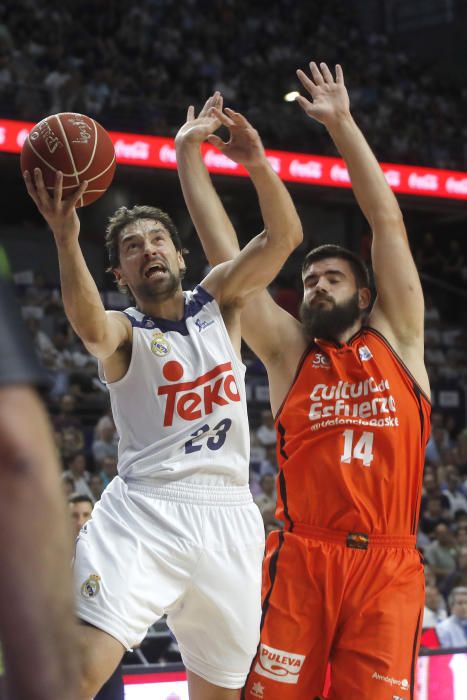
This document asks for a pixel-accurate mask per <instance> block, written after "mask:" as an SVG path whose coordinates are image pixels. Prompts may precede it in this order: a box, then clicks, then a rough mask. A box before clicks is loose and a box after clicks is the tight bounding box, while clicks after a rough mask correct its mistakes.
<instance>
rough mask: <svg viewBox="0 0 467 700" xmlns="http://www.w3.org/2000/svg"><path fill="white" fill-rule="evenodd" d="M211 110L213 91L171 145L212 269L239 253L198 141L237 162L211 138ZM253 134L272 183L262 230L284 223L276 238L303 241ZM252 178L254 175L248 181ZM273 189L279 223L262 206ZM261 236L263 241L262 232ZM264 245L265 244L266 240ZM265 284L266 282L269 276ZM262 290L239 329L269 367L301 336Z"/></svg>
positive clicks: (215, 102) (215, 100) (217, 101)
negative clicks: (286, 341)
mask: <svg viewBox="0 0 467 700" xmlns="http://www.w3.org/2000/svg"><path fill="white" fill-rule="evenodd" d="M213 107H216V108H217V110H220V109H221V107H222V98H221V96H220V95H219V93H215V94H214V95H213V96H212V97H211V98H209V100H208V101H207V102H206V104H205V105H204V107H203V109H202V110H201V112H200V113H199V115H198V117H196V118H195V115H194V110H193V107H190V108H189V110H188V115H187V121H186V123H185V124H184V125H183V126H182V127H181V129H180V130H179V132H178V134H177V136H176V139H175V143H176V147H177V166H178V174H179V178H180V182H181V185H182V190H183V194H184V197H185V202H186V204H187V207H188V210H189V212H190V215H191V218H192V221H193V223H194V225H195V228H196V230H197V233H198V236H199V238H200V241H201V243H202V245H203V248H204V251H205V253H206V256H207V258H208V260H209V262H210V263H211V264H212V265H218V264H219V263H221V262H225V261H228V260H232V259H233V258H235V257H236V256H237V255H238V254H239V252H240V247H239V244H238V239H237V234H236V232H235V229H234V227H233V226H232V223H231V221H230V219H229V217H228V216H227V213H226V211H225V209H224V206H223V204H222V202H221V200H220V198H219V196H218V194H217V192H216V190H215V189H214V187H213V184H212V181H211V178H210V176H209V173H208V171H207V169H206V166H205V164H204V162H203V159H202V156H201V152H200V145H201V143H202V142H203V141H205V140H209V141H210V142H211V143H213V145H216V146H220V148H221V150H222V151H223V152H224V153H226V155H229V157H231V158H233V159H234V160H235V159H236V158H235V154H234V153H233V152H232V151H231V150H230V149H229V148H227V144H223V143H222V142H221V141H220V140H217V139H216V137H214V138H210V137H211V136H212V134H213V131H215V130H216V129H218V128H219V126H220V124H221V120H220V118H219V116H217V115H216V113H214V112H213V111H212V108H213ZM245 121H246V120H245ZM250 129H251V127H250ZM237 136H238V135H237ZM253 136H254V138H253V139H252V140H251V141H249V148H250V147H251V148H252V149H255V150H256V152H257V153H258V154H259V155H260V157H261V163H262V164H263V165H264V166H265V170H267V173H268V177H269V178H270V182H266V183H263V187H265V192H264V194H265V197H264V198H263V203H262V207H263V215H264V216H265V224H266V227H268V226H269V225H272V227H273V228H272V233H273V234H274V226H275V224H277V226H278V227H279V226H282V225H283V226H286V227H289V226H290V229H289V228H285V229H284V230H282V231H280V230H279V228H278V235H281V236H284V235H285V237H286V238H287V235H288V234H289V233H290V234H292V236H293V235H295V234H294V230H295V229H296V230H297V231H296V232H297V233H298V232H299V230H300V240H301V226H300V222H299V221H298V219H297V215H296V212H295V210H294V209H293V210H292V209H291V207H293V204H292V203H291V200H290V198H289V195H288V193H287V191H286V190H285V187H284V186H283V185H282V183H280V182H278V178H277V177H276V176H275V174H273V173H272V171H271V168H270V167H269V164H266V163H264V161H265V157H264V151H263V149H262V146H261V142H260V141H259V137H258V136H257V134H256V133H255V132H253ZM230 145H232V144H230ZM240 162H241V161H240ZM253 177H254V173H253V176H252V179H253ZM271 185H272V186H273V187H274V188H276V187H277V188H278V189H279V190H280V199H279V200H278V201H279V202H283V203H284V201H285V211H286V212H287V211H289V212H291V214H289V215H288V216H286V218H285V220H284V214H283V212H280V218H279V219H277V220H275V218H274V217H275V215H274V214H272V212H271V214H269V212H268V207H269V205H268V204H267V202H266V198H267V189H268V187H270V186H271ZM258 194H259V192H258ZM274 196H275V195H274V194H273V195H272V197H273V198H274ZM260 205H261V197H260ZM280 206H284V205H280ZM269 219H272V221H271V224H268V221H269ZM282 221H284V223H283V224H282V223H281V222H282ZM299 226H300V229H299ZM270 231H271V229H270ZM261 235H262V236H263V239H264V234H261ZM297 241H298V236H297ZM258 243H259V241H258V240H255V242H254V243H252V244H251V245H255V246H256V245H257V244H258ZM262 243H264V240H263V241H262ZM294 245H296V243H295V244H294V243H292V242H291V243H290V250H292V247H293V246H294ZM248 252H249V251H248ZM288 254H289V253H288V252H285V251H281V253H280V255H279V256H278V258H277V271H278V270H279V269H280V267H281V266H282V264H283V262H284V260H285V258H286V257H287V255H288ZM284 256H285V257H284ZM262 262H263V261H262V259H261V260H260V262H259V265H258V264H255V266H256V267H261V265H262ZM224 269H225V268H224ZM256 271H257V270H255V272H256ZM218 272H219V271H217V272H215V273H214V274H218ZM271 274H273V275H274V276H275V274H277V273H276V272H273V273H269V276H270V275H271ZM268 281H270V279H269V277H268ZM267 283H268V282H266V284H267ZM208 284H209V282H208ZM264 286H265V284H264V281H263V282H262V291H260V292H259V293H258V294H255V295H254V297H253V298H252V299H251V301H248V302H247V303H246V305H245V306H244V307H243V310H242V316H241V326H242V335H243V337H244V339H245V340H246V342H247V343H248V345H249V346H250V347H251V348H252V350H253V351H254V352H255V353H256V354H257V355H258V356H259V357H260V358H261V359H262V360H263V361H264V362H265V363H266V364H267V365H269V364H270V363H271V362H272V361H274V362H275V361H276V360H277V358H278V357H279V355H280V354H281V353H282V351H283V349H284V342H283V339H284V337H285V336H288V337H290V336H291V335H299V324H298V322H297V321H296V319H294V318H293V317H292V316H290V314H288V313H287V312H286V311H284V310H283V309H281V308H280V307H279V306H277V304H276V303H275V302H274V300H273V299H272V297H271V296H270V294H269V293H268V292H267V291H266V290H265V289H264ZM300 352H301V350H300Z"/></svg>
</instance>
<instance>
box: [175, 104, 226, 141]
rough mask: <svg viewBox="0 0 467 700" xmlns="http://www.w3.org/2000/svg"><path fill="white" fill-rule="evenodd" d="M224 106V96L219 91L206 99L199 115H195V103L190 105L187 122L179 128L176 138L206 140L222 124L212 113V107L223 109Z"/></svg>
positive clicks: (180, 139) (181, 139) (177, 139)
mask: <svg viewBox="0 0 467 700" xmlns="http://www.w3.org/2000/svg"><path fill="white" fill-rule="evenodd" d="M222 106H223V97H222V95H221V94H220V92H218V91H217V92H215V93H214V95H211V97H209V98H208V99H207V100H206V102H205V104H204V106H203V108H202V109H201V111H200V113H199V114H198V116H197V117H196V116H195V108H194V107H193V105H190V106H189V107H188V112H187V115H186V122H185V124H183V126H181V127H180V129H179V130H178V132H177V135H176V137H175V140H176V141H178V142H179V143H180V142H182V141H185V142H190V143H201V142H202V141H205V140H206V138H207V137H208V136H209V135H210V134H212V133H213V132H214V131H216V130H217V129H218V128H219V127H220V125H221V122H220V121H219V119H218V118H217V117H216V116H215V115H214V114H213V113H212V108H213V107H215V108H217V109H219V110H222Z"/></svg>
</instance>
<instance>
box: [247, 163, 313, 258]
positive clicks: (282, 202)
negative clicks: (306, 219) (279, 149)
mask: <svg viewBox="0 0 467 700" xmlns="http://www.w3.org/2000/svg"><path fill="white" fill-rule="evenodd" d="M248 172H249V174H250V178H251V180H252V182H253V185H254V186H255V189H256V193H257V195H258V200H259V205H260V208H261V214H262V216H263V222H264V226H265V229H266V232H267V236H268V238H269V239H270V240H271V242H273V243H274V244H275V245H280V246H281V247H287V248H288V249H289V250H290V252H292V250H294V249H295V248H296V247H297V246H299V245H300V243H301V242H302V240H303V229H302V224H301V221H300V219H299V216H298V214H297V210H296V209H295V205H294V203H293V201H292V198H291V196H290V194H289V192H288V190H287V188H286V187H285V185H284V183H283V182H282V180H281V179H280V178H279V176H278V175H277V174H276V173H275V172H274V170H273V169H272V167H271V165H270V163H269V162H268V161H267V159H266V158H265V159H264V162H263V163H261V164H258V165H257V166H254V167H249V168H248Z"/></svg>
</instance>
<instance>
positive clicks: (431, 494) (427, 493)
mask: <svg viewBox="0 0 467 700" xmlns="http://www.w3.org/2000/svg"><path fill="white" fill-rule="evenodd" d="M430 498H440V500H441V509H442V515H444V516H446V517H449V509H450V505H451V504H450V501H449V499H448V497H447V496H446V495H444V494H442V493H441V492H440V487H439V483H438V479H437V478H436V475H435V472H434V471H432V470H431V469H428V468H425V473H424V475H423V495H422V500H421V504H420V513H421V515H423V514H424V512H425V509H426V505H427V502H428V500H429V499H430Z"/></svg>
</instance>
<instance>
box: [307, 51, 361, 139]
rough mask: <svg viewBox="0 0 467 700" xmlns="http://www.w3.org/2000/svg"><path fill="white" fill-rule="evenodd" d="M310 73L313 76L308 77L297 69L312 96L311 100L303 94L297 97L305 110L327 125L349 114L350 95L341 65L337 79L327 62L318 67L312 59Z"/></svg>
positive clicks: (337, 67)
mask: <svg viewBox="0 0 467 700" xmlns="http://www.w3.org/2000/svg"><path fill="white" fill-rule="evenodd" d="M310 73H311V77H308V76H307V75H306V73H304V72H303V71H302V70H300V69H299V70H297V76H298V79H299V80H300V82H301V84H302V85H303V87H304V88H305V90H306V91H307V92H308V93H309V94H310V96H311V98H312V99H311V100H309V99H307V98H306V97H303V96H302V95H299V96H298V97H297V98H296V101H297V102H298V104H299V105H300V107H301V108H302V109H303V111H304V112H305V113H306V114H308V116H309V117H312V118H313V119H316V121H318V122H321V124H324V125H325V126H326V127H329V126H332V124H333V123H335V122H336V121H338V120H339V119H341V118H343V117H347V116H349V114H350V102H349V95H348V92H347V89H346V87H345V85H344V73H343V71H342V68H341V66H340V65H337V66H336V77H335V79H334V77H333V75H332V73H331V71H330V70H329V68H328V67H327V65H326V64H325V63H320V64H319V68H318V66H317V64H316V63H315V62H314V61H312V62H311V63H310Z"/></svg>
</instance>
